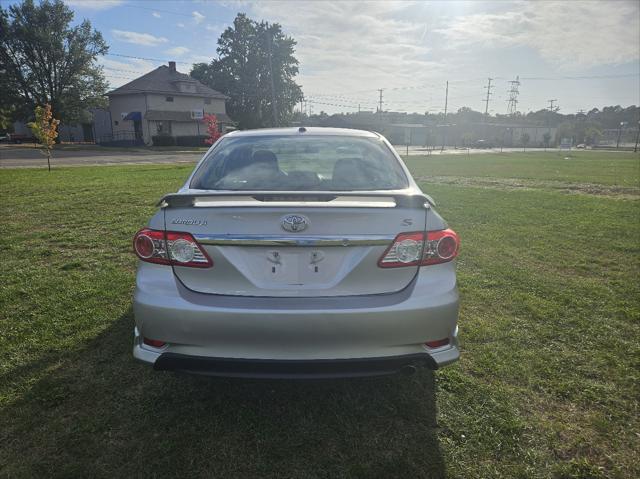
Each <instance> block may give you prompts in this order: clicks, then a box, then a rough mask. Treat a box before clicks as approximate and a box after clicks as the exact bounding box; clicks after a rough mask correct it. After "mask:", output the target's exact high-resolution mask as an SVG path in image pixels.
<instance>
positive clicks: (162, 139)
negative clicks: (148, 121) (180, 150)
mask: <svg viewBox="0 0 640 479" xmlns="http://www.w3.org/2000/svg"><path fill="white" fill-rule="evenodd" d="M151 141H153V146H176V139H175V138H174V137H173V136H169V135H156V136H152V137H151Z"/></svg>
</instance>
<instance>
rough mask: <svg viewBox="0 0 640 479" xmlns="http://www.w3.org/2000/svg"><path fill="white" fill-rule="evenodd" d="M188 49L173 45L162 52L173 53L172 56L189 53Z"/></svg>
mask: <svg viewBox="0 0 640 479" xmlns="http://www.w3.org/2000/svg"><path fill="white" fill-rule="evenodd" d="M189 51H190V50H189V49H188V48H187V47H173V48H169V49H168V50H165V51H164V52H165V53H166V54H167V55H174V56H177V57H180V56H182V55H184V54H185V53H189Z"/></svg>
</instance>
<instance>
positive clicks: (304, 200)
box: [157, 191, 435, 208]
mask: <svg viewBox="0 0 640 479" xmlns="http://www.w3.org/2000/svg"><path fill="white" fill-rule="evenodd" d="M157 206H159V207H160V208H181V207H182V208H184V207H201V208H203V207H204V208H207V207H208V208H212V207H214V208H215V207H218V208H220V207H243V206H244V207H246V206H283V207H301V206H313V207H323V206H326V207H343V208H395V207H396V206H404V207H424V208H430V207H431V206H435V202H434V201H433V199H432V198H431V197H430V196H428V195H425V194H424V193H422V194H403V193H392V192H388V193H387V192H385V193H380V192H369V191H358V192H339V193H338V192H335V191H318V192H304V193H301V192H299V191H278V192H269V193H265V192H251V191H230V192H220V193H172V194H168V195H165V196H163V197H162V198H161V199H160V201H159V202H158V204H157Z"/></svg>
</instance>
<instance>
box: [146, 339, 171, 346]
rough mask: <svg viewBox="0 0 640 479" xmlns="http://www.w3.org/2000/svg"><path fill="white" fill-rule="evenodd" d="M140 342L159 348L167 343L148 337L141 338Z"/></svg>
mask: <svg viewBox="0 0 640 479" xmlns="http://www.w3.org/2000/svg"><path fill="white" fill-rule="evenodd" d="M142 342H143V343H144V344H146V345H147V346H151V347H154V348H161V347H162V346H164V345H165V344H167V343H165V342H164V341H158V340H157V339H149V338H142Z"/></svg>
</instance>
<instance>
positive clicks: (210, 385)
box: [0, 310, 445, 478]
mask: <svg viewBox="0 0 640 479" xmlns="http://www.w3.org/2000/svg"><path fill="white" fill-rule="evenodd" d="M132 328H133V316H132V312H131V310H129V311H128V312H127V313H125V314H123V315H122V316H121V317H120V318H119V319H118V320H117V321H115V322H114V323H113V324H112V325H111V326H110V327H109V328H108V329H107V330H105V331H104V332H103V333H101V334H100V335H99V336H97V337H96V338H94V339H93V340H91V341H90V342H88V343H87V344H86V347H85V348H83V349H81V350H79V351H77V352H74V353H71V354H68V355H66V356H65V357H57V356H55V355H50V356H48V357H45V358H44V359H41V360H39V361H37V362H35V363H33V364H32V365H29V366H26V367H24V368H22V369H20V370H13V371H12V373H11V374H12V376H11V378H10V379H11V381H12V384H13V385H14V386H15V387H13V388H12V391H14V392H13V393H12V394H13V395H12V396H10V397H9V401H7V402H5V404H4V405H3V406H2V409H1V410H0V444H2V447H0V476H5V475H6V476H45V475H46V476H59V477H61V476H65V477H69V476H74V477H75V476H95V477H101V476H110V477H114V476H116V477H122V476H136V477H138V476H152V477H156V476H159V477H175V476H182V477H194V476H195V477H225V478H228V477H243V478H247V477H249V478H251V477H279V478H280V477H326V478H329V477H331V478H333V477H354V478H394V477H402V478H406V477H444V476H445V464H444V460H443V457H442V454H441V451H440V446H439V442H438V435H437V424H436V404H435V380H434V375H433V373H432V372H431V371H427V370H424V371H419V372H418V373H416V374H415V375H413V376H397V377H395V376H394V377H387V378H376V379H355V380H354V379H351V380H322V381H284V380H278V381H275V380H238V379H235V380H225V379H215V378H208V377H200V376H188V375H178V374H173V373H164V372H156V371H153V370H152V369H151V368H149V367H147V366H145V365H141V364H138V363H136V362H135V361H134V360H133V358H132V356H131V346H132ZM4 379H5V380H6V379H7V378H6V377H5V378H4Z"/></svg>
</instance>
